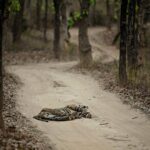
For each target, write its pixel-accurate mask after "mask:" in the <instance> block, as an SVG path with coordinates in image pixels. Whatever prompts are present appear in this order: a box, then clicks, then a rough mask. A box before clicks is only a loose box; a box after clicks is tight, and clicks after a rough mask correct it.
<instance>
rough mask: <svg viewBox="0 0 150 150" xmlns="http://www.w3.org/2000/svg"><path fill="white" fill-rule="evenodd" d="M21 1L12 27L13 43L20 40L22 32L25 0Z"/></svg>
mask: <svg viewBox="0 0 150 150" xmlns="http://www.w3.org/2000/svg"><path fill="white" fill-rule="evenodd" d="M19 2H20V10H19V11H18V12H16V14H15V18H14V23H13V29H12V32H13V43H15V42H19V41H20V39H21V34H22V27H23V14H24V4H25V0H19Z"/></svg>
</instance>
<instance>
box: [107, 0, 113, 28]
mask: <svg viewBox="0 0 150 150" xmlns="http://www.w3.org/2000/svg"><path fill="white" fill-rule="evenodd" d="M106 12H107V28H108V30H111V15H112V14H111V6H110V0H106Z"/></svg>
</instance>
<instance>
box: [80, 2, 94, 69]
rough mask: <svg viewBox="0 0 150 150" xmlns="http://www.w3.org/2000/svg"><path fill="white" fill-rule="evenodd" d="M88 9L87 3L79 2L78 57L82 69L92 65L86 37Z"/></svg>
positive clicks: (90, 50) (89, 46)
mask: <svg viewBox="0 0 150 150" xmlns="http://www.w3.org/2000/svg"><path fill="white" fill-rule="evenodd" d="M89 8H90V2H89V1H87V0H80V13H81V20H80V22H79V56H80V64H81V66H83V67H88V66H90V65H91V63H92V48H91V45H90V42H89V37H88V26H89V20H88V19H89V18H88V17H89Z"/></svg>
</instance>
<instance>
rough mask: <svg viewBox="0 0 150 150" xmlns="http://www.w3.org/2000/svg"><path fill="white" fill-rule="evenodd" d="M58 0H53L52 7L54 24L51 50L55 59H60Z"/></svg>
mask: <svg viewBox="0 0 150 150" xmlns="http://www.w3.org/2000/svg"><path fill="white" fill-rule="evenodd" d="M60 6H61V1H60V0H54V8H55V25H54V44H53V51H54V56H55V58H56V59H60V55H61V49H60V24H61V20H60Z"/></svg>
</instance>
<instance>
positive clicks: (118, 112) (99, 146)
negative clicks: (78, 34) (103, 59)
mask: <svg viewBox="0 0 150 150" xmlns="http://www.w3.org/2000/svg"><path fill="white" fill-rule="evenodd" d="M75 64H76V62H68V63H56V62H55V63H47V64H30V65H24V66H23V65H20V66H19V65H16V66H10V67H8V70H9V71H10V72H12V73H14V74H16V75H17V76H19V77H20V78H21V81H22V82H23V83H24V85H23V86H22V88H21V89H19V91H18V97H17V103H18V106H17V109H18V110H19V111H20V112H21V113H22V114H23V115H24V116H26V117H27V118H28V119H29V120H31V121H32V122H33V124H34V125H36V126H37V128H38V129H39V130H41V131H42V132H43V133H44V134H45V135H46V136H47V137H48V138H49V139H50V141H51V143H53V144H54V145H55V149H58V150H150V121H149V119H147V118H146V116H145V115H144V114H143V113H142V112H140V111H138V110H135V109H132V108H130V106H128V105H124V104H122V102H121V101H120V99H119V98H118V97H117V96H116V95H115V94H112V93H109V92H107V91H104V90H103V89H102V85H99V83H98V82H97V81H96V80H94V79H93V78H92V77H91V76H90V75H83V74H80V73H76V72H73V71H70V70H69V68H71V67H72V66H74V65H75ZM68 104H83V105H88V106H89V111H90V112H91V113H92V114H93V118H92V119H78V120H74V121H67V122H48V123H46V122H41V121H38V120H35V119H33V116H34V115H36V114H38V113H39V112H40V110H41V109H42V108H43V107H49V108H59V107H64V106H66V105H68Z"/></svg>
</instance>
